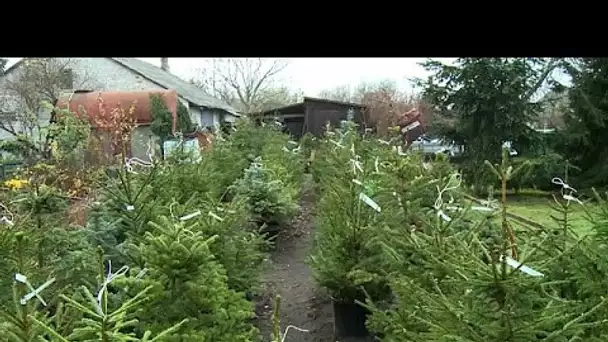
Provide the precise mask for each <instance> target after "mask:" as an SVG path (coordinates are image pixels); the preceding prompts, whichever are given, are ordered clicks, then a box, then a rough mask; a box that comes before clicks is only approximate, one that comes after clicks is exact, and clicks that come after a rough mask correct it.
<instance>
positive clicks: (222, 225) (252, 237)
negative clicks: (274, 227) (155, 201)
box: [166, 193, 269, 292]
mask: <svg viewBox="0 0 608 342" xmlns="http://www.w3.org/2000/svg"><path fill="white" fill-rule="evenodd" d="M204 198H205V196H203V195H199V194H196V193H195V194H193V195H192V196H191V198H190V199H189V200H188V201H186V202H185V203H184V204H178V203H177V202H172V203H171V204H168V205H166V207H167V208H169V210H168V212H167V214H169V215H171V217H172V218H173V220H174V221H176V222H177V221H185V222H187V223H189V224H195V225H193V226H192V229H193V230H195V231H197V232H200V233H202V234H203V235H205V236H214V235H217V236H218V237H217V239H216V240H215V241H214V243H213V244H211V245H210V246H209V248H210V250H211V252H212V253H213V254H214V255H215V257H216V258H217V261H219V262H220V264H221V265H222V266H223V267H224V269H225V270H226V275H227V276H228V286H229V287H230V288H231V289H233V290H236V291H244V292H250V291H255V290H256V287H257V285H259V281H260V279H259V275H260V274H261V272H260V271H261V265H262V262H263V261H264V259H265V257H266V253H263V252H262V250H263V249H266V248H267V245H268V244H269V243H268V242H266V241H265V240H264V238H263V237H262V236H260V234H258V233H257V232H256V231H255V230H254V229H252V228H253V227H251V226H252V224H251V223H250V222H249V219H250V217H249V214H250V213H249V210H248V207H247V205H246V203H245V201H246V199H243V198H241V197H236V198H234V199H233V200H232V201H231V202H228V203H222V202H221V201H219V200H217V199H215V200H214V199H213V198H210V197H207V198H206V200H202V199H204Z"/></svg>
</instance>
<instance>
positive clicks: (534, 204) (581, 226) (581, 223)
mask: <svg viewBox="0 0 608 342" xmlns="http://www.w3.org/2000/svg"><path fill="white" fill-rule="evenodd" d="M551 202H553V199H552V198H551V199H547V198H538V197H511V198H509V202H508V203H507V206H508V210H509V212H511V213H513V214H516V215H519V216H523V217H525V218H529V219H530V220H533V221H535V222H538V223H539V224H541V225H543V226H553V225H556V224H557V223H556V222H555V220H553V219H552V218H551V216H555V215H556V214H557V213H556V212H555V211H554V210H553V209H552V208H551ZM594 206H595V205H594V204H592V203H587V204H585V207H586V208H583V206H582V205H580V204H578V203H571V208H572V210H571V211H570V223H571V224H572V228H573V229H574V230H575V231H577V232H579V233H581V234H584V233H589V232H590V231H591V223H590V222H589V220H588V215H587V211H586V210H585V209H587V210H589V211H590V212H591V213H593V211H594Z"/></svg>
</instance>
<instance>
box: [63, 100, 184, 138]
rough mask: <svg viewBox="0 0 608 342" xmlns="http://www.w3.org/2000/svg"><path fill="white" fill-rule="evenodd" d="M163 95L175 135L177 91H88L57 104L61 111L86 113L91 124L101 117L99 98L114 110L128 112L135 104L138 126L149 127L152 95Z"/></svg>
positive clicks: (78, 113) (77, 113)
mask: <svg viewBox="0 0 608 342" xmlns="http://www.w3.org/2000/svg"><path fill="white" fill-rule="evenodd" d="M152 94H159V95H161V97H162V99H163V101H164V102H165V105H166V106H167V108H168V109H169V111H170V112H171V114H172V117H173V127H172V131H173V133H175V128H176V125H177V101H178V98H177V92H176V91H175V90H146V91H103V92H100V91H86V92H78V91H77V92H74V93H72V94H68V95H65V96H62V97H61V98H60V99H59V101H58V102H57V107H59V108H61V109H65V108H69V109H70V111H72V112H73V113H76V115H81V114H82V113H83V111H82V110H83V109H84V113H86V115H87V117H88V119H89V122H94V120H92V118H94V116H95V115H99V100H98V99H99V97H101V98H102V99H103V102H104V103H105V106H106V108H108V109H110V110H111V109H114V108H117V107H118V106H121V107H122V108H123V109H125V110H128V109H129V108H130V107H131V104H135V111H134V116H135V120H136V121H135V122H136V123H137V125H144V126H145V125H149V124H150V123H151V122H152V115H151V112H150V109H151V105H150V102H151V101H150V95H152Z"/></svg>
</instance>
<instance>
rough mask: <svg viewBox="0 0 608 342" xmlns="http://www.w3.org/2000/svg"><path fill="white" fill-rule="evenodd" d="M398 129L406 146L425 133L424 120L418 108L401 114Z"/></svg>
mask: <svg viewBox="0 0 608 342" xmlns="http://www.w3.org/2000/svg"><path fill="white" fill-rule="evenodd" d="M398 123H399V128H400V130H401V133H402V134H403V138H404V140H405V141H406V143H407V144H410V143H411V142H412V141H414V140H416V139H418V138H419V137H420V136H422V135H423V134H424V132H425V130H424V126H426V125H425V122H424V118H423V116H422V113H421V112H420V111H419V110H418V108H416V107H414V108H412V109H410V110H409V111H407V112H405V113H403V114H401V116H400V118H399V121H398Z"/></svg>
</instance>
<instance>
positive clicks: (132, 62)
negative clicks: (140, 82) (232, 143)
mask: <svg viewBox="0 0 608 342" xmlns="http://www.w3.org/2000/svg"><path fill="white" fill-rule="evenodd" d="M112 60H114V61H115V62H117V63H119V64H121V65H123V66H125V67H127V68H129V69H131V70H133V71H135V72H136V73H138V74H140V75H142V76H143V77H145V78H147V79H149V80H150V81H152V82H154V83H157V84H159V85H160V86H163V87H165V88H167V89H175V90H176V91H177V93H178V94H179V95H180V96H181V97H183V98H184V99H186V100H188V101H189V102H191V103H193V104H195V105H197V106H201V107H207V108H214V109H222V110H224V111H226V112H228V113H230V114H233V115H239V114H238V113H237V111H236V109H234V108H232V107H231V106H230V105H228V104H227V103H224V102H223V101H221V100H219V99H216V98H214V97H212V96H211V95H209V94H207V93H205V91H203V90H202V89H200V88H199V87H197V86H195V85H194V84H191V83H189V82H186V81H184V80H182V79H181V78H179V77H177V76H175V75H173V74H172V73H170V72H168V71H165V70H163V69H161V68H159V67H157V66H155V65H152V64H150V63H147V62H144V61H142V60H139V59H137V58H116V57H112Z"/></svg>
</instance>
